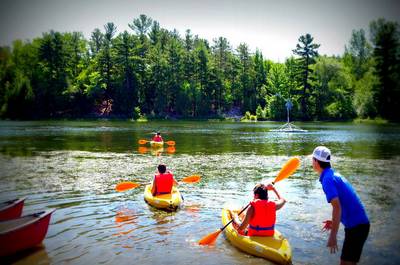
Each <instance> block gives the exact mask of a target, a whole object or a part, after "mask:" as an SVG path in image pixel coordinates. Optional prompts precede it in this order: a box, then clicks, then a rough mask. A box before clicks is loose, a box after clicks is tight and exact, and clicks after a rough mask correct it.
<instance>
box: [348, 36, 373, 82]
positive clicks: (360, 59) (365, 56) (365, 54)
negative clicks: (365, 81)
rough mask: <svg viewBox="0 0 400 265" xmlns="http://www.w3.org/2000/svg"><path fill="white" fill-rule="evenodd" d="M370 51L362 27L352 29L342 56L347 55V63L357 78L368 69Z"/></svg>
mask: <svg viewBox="0 0 400 265" xmlns="http://www.w3.org/2000/svg"><path fill="white" fill-rule="evenodd" d="M371 52H372V48H371V45H370V44H369V43H368V41H367V38H366V37H365V31H364V30H363V29H360V30H353V32H352V34H351V38H350V42H349V45H348V46H347V45H346V46H345V55H344V57H345V58H346V56H349V59H350V62H349V63H348V64H349V66H350V68H351V70H352V72H353V74H354V76H355V78H356V79H357V80H359V79H361V78H362V77H363V75H364V74H365V73H366V72H367V71H368V69H369V67H370V63H369V60H370V58H371Z"/></svg>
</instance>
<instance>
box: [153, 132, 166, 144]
mask: <svg viewBox="0 0 400 265" xmlns="http://www.w3.org/2000/svg"><path fill="white" fill-rule="evenodd" d="M153 142H164V140H163V138H162V137H161V133H160V132H157V133H156V135H154V137H153Z"/></svg>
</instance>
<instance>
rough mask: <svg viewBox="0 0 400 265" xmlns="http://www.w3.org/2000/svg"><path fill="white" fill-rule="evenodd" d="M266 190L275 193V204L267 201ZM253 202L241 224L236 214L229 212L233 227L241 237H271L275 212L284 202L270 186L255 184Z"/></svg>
mask: <svg viewBox="0 0 400 265" xmlns="http://www.w3.org/2000/svg"><path fill="white" fill-rule="evenodd" d="M268 190H272V191H274V192H275V194H276V196H277V197H278V201H277V202H273V201H270V200H268ZM253 193H254V200H253V201H251V202H250V207H249V209H248V210H247V212H246V216H245V217H244V219H243V222H240V220H239V217H238V215H237V213H236V212H232V211H231V216H232V218H233V223H234V226H236V227H237V230H238V232H239V233H240V234H242V235H248V236H273V235H274V227H275V222H276V211H277V210H279V209H281V208H282V207H283V205H285V203H286V200H285V199H284V198H282V197H281V196H280V195H279V193H278V191H277V190H276V189H275V187H274V186H273V185H272V184H268V185H267V187H265V185H264V184H257V185H256V186H255V187H254V189H253Z"/></svg>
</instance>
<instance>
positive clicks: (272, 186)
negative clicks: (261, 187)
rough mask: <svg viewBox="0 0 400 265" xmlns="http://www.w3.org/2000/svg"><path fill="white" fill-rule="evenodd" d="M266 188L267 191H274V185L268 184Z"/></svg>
mask: <svg viewBox="0 0 400 265" xmlns="http://www.w3.org/2000/svg"><path fill="white" fill-rule="evenodd" d="M266 188H267V190H274V189H275V188H274V185H272V184H271V183H268V184H267V187H266Z"/></svg>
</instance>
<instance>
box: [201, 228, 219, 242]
mask: <svg viewBox="0 0 400 265" xmlns="http://www.w3.org/2000/svg"><path fill="white" fill-rule="evenodd" d="M221 232H222V230H221V229H218V230H217V231H215V232H212V233H211V234H208V235H206V236H205V237H203V238H202V239H200V240H199V245H212V244H214V243H215V241H216V240H217V238H218V236H219V234H221Z"/></svg>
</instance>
